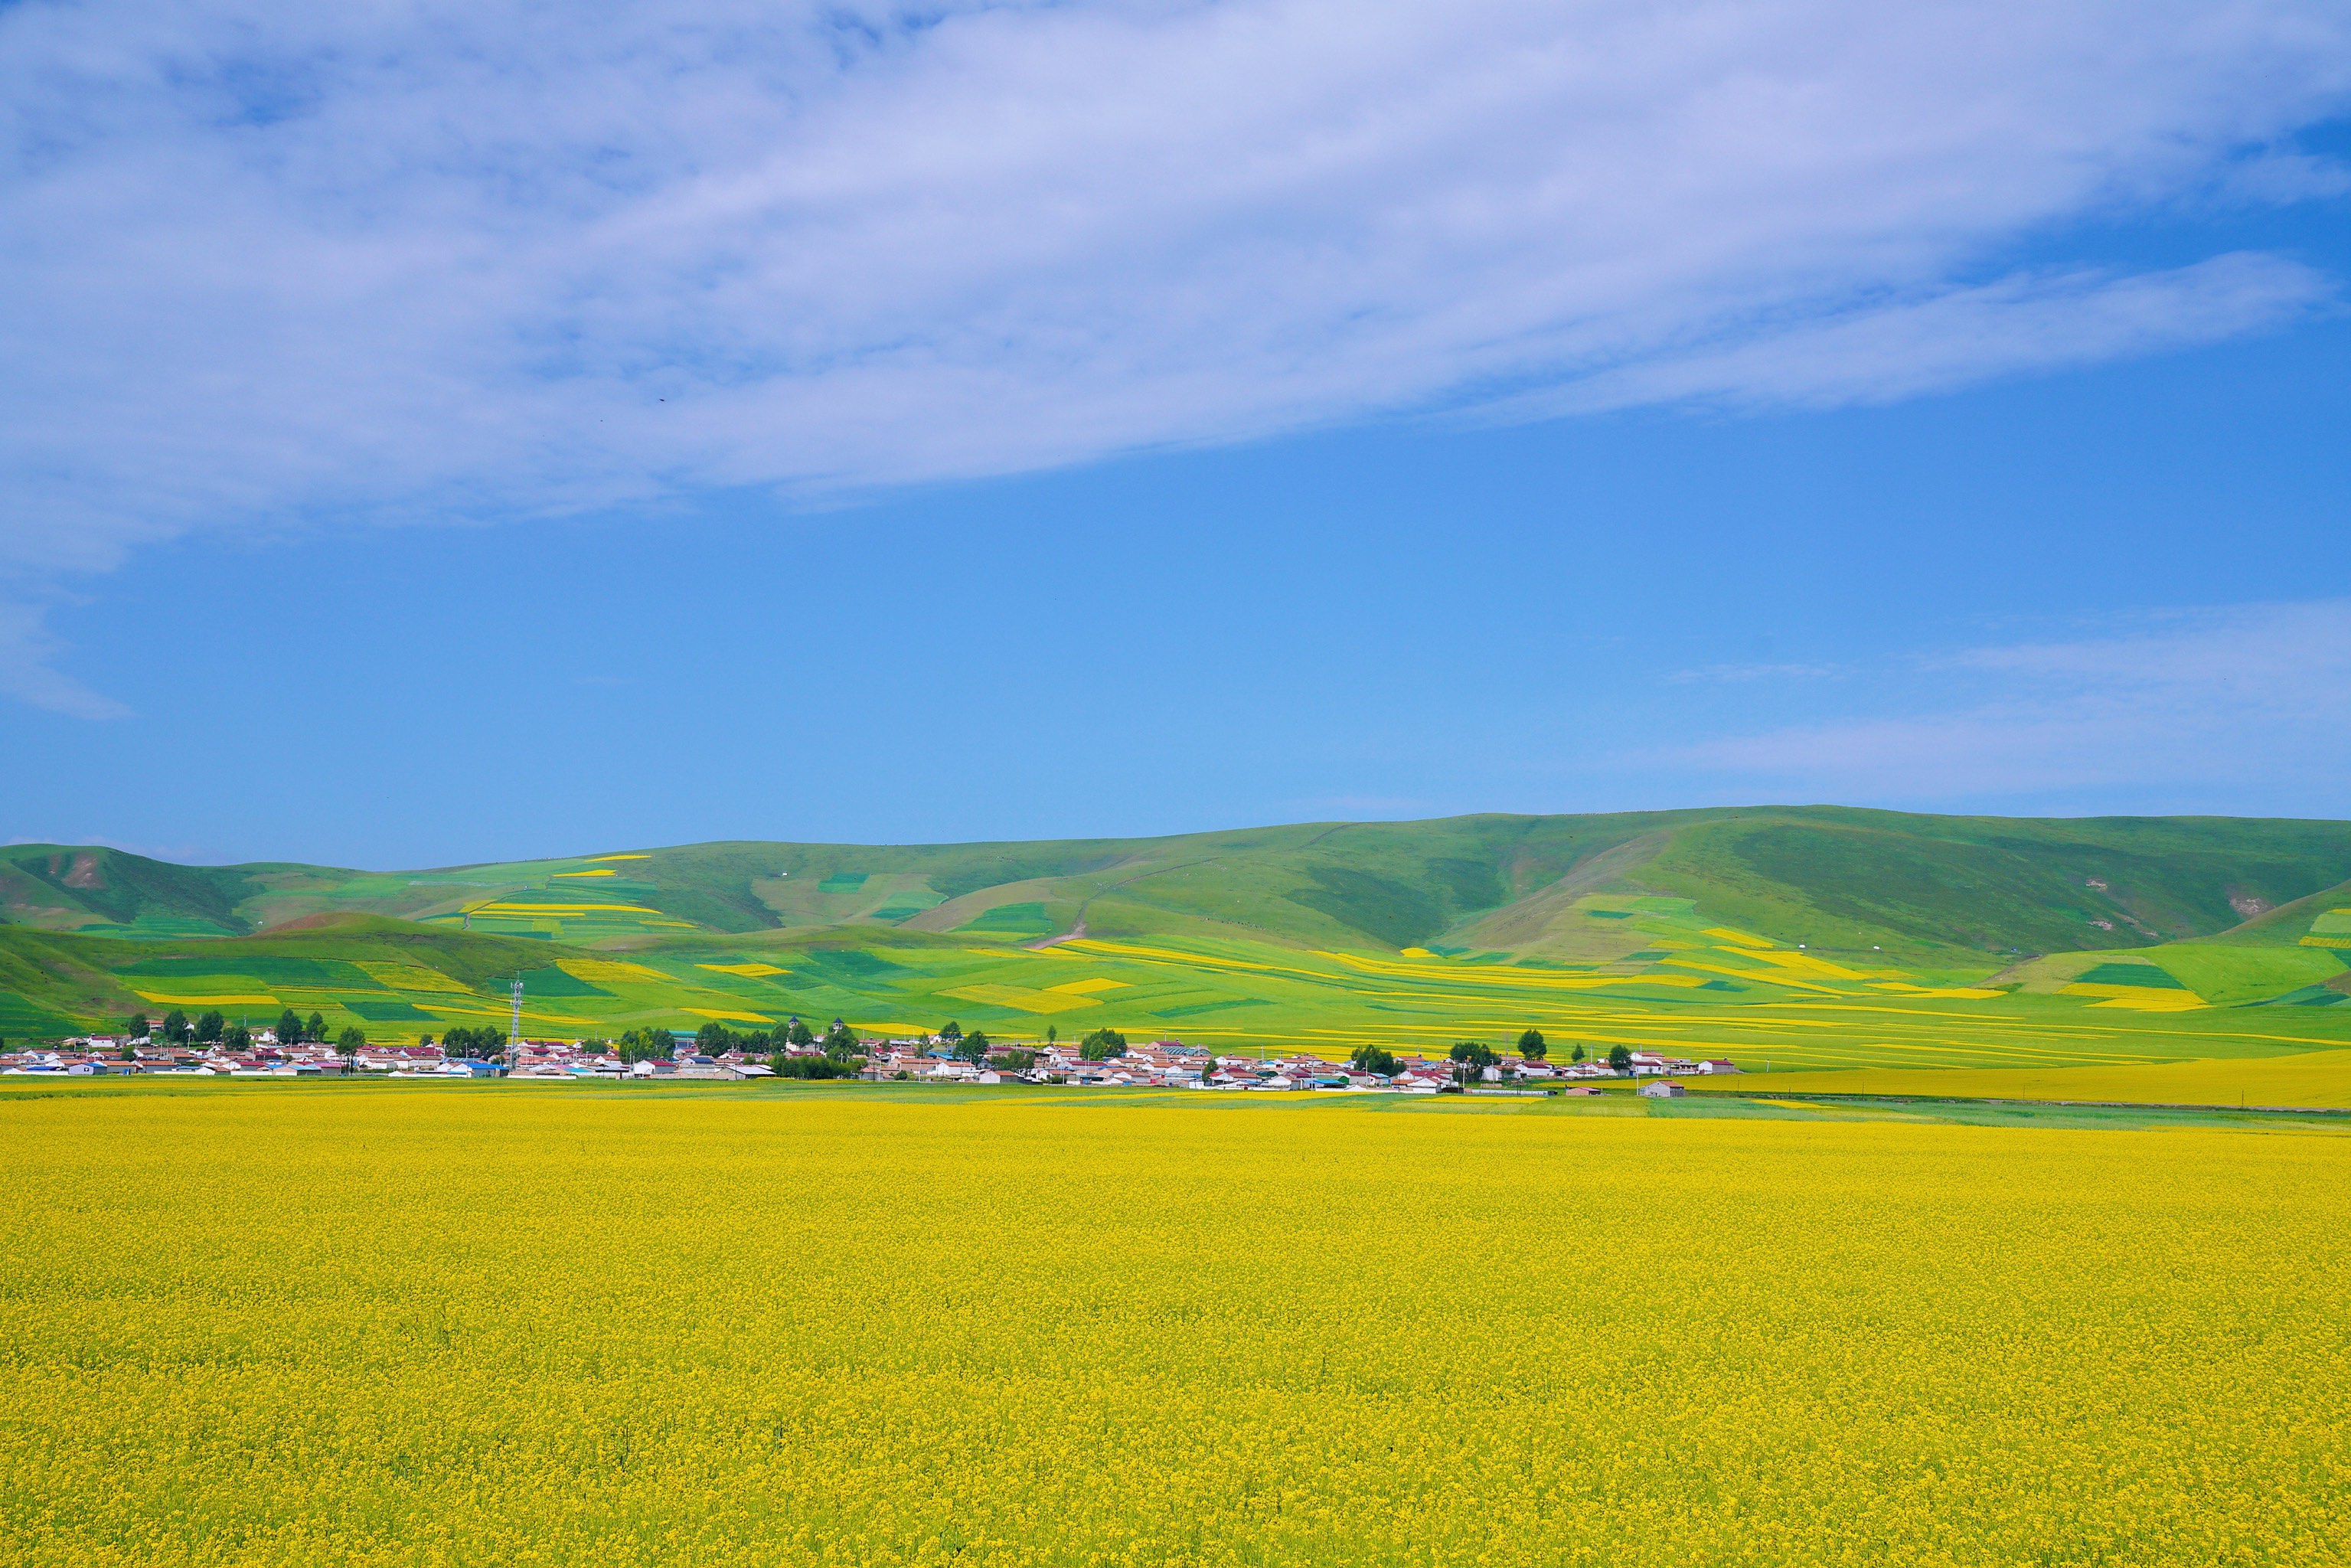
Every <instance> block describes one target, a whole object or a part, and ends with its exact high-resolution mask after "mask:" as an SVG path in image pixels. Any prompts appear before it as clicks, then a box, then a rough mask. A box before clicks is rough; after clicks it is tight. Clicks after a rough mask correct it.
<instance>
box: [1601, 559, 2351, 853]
mask: <svg viewBox="0 0 2351 1568" xmlns="http://www.w3.org/2000/svg"><path fill="white" fill-rule="evenodd" d="M1919 674H1921V675H1923V676H1925V677H1926V678H1928V679H1933V678H1936V677H1940V678H1941V679H1942V680H1943V681H1944V682H1945V683H1946V684H1947V685H1946V692H1947V695H1946V698H1945V701H1944V702H1943V703H1942V704H1940V705H1939V706H1927V707H1924V708H1923V710H1914V711H1912V712H1908V713H1903V714H1894V715H1884V716H1868V717H1855V718H1849V719H1838V720H1827V721H1822V722H1815V723H1811V724H1802V725H1794V726H1789V727H1783V728H1779V729H1774V730H1770V731H1767V732H1763V733H1761V734H1755V735H1750V736H1740V737H1727V738H1723V739H1719V740H1714V741H1709V742H1707V743H1704V744H1701V745H1698V746H1693V747H1680V748H1676V749H1674V750H1672V751H1670V752H1667V753H1662V754H1659V755H1657V756H1655V757H1652V758H1645V759H1644V760H1645V761H1646V762H1650V763H1656V762H1665V763H1669V764H1672V765H1677V766H1684V767H1694V768H1699V769H1702V770H1704V771H1707V772H1710V773H1712V774H1714V775H1715V776H1717V777H1718V778H1720V779H1724V780H1725V781H1726V783H1727V784H1729V785H1730V786H1731V787H1732V788H1734V789H1762V790H1765V791H1778V792H1785V791H1787V790H1790V789H1793V790H1795V791H1796V792H1798V793H1802V794H1804V795H1806V796H1807V797H1809V798H1818V799H1839V800H1875V801H1884V802H1888V803H1892V802H1897V801H1898V802H1908V803H1941V804H1952V803H1963V802H1980V801H1998V800H2003V799H2017V798H2039V799H2047V798H2050V797H2052V796H2055V795H2062V794H2065V793H2068V792H2073V791H2097V792H2099V793H2100V794H2101V795H2102V796H2104V797H2105V798H2109V799H2111V798H2115V797H2116V795H2117V794H2118V793H2119V792H2126V791H2129V790H2132V789H2145V788H2147V787H2148V786H2150V785H2152V786H2155V787H2158V788H2159V789H2162V790H2165V791H2169V792H2172V793H2174V794H2175V795H2178V796H2181V797H2187V796H2193V795H2195V794H2197V793H2199V791H2204V792H2216V793H2223V794H2227V795H2230V796H2232V797H2235V798H2240V799H2260V798H2264V797H2268V796H2273V795H2278V794H2281V793H2283V794H2284V795H2289V796H2292V797H2294V798H2297V799H2301V800H2309V801H2315V802H2316V803H2317V806H2318V809H2319V810H2322V811H2323V812H2325V814H2334V815H2341V814H2346V812H2351V788H2346V783H2345V780H2346V779H2351V600H2339V599H2338V600H2328V601H2318V602H2314V603H2304V604H2272V605H2250V606H2238V607H2232V608H2228V609H2221V610H2207V611H2196V612H2178V613H2174V614H2169V615H2166V616H2161V617H2153V618H2148V619H2147V620H2146V621H2144V622H2141V623H2140V624H2137V625H2135V626H2129V627H2114V628H2109V629H2106V630H2105V631H2104V632H2101V633H2099V634H2096V635H2091V636H2085V637H2081V638H2077V639H2074V640H2068V641H2061V642H2043V643H2018V644H2011V645H1998V646H1988V647H1982V648H1976V649H1970V650H1964V651H1962V652H1960V653H1955V654H1951V655H1949V656H1946V657H1943V658H1941V659H1938V660H1934V661H1929V662H1928V665H1927V667H1926V669H1925V670H1923V671H1921V672H1919ZM2304 809H2305V810H2308V809H2309V808H2307V807H2305V808H2304Z"/></svg>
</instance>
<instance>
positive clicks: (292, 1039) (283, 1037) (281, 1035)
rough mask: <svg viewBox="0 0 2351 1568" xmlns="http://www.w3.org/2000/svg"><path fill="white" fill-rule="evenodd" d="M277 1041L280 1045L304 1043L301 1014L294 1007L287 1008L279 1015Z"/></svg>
mask: <svg viewBox="0 0 2351 1568" xmlns="http://www.w3.org/2000/svg"><path fill="white" fill-rule="evenodd" d="M277 1043H278V1044H280V1045H299V1044H301V1043H302V1019H301V1015H300V1014H298V1013H297V1012H296V1011H295V1010H294V1009H292V1008H287V1009H286V1010H285V1011H284V1012H282V1013H279V1014H278V1015H277Z"/></svg>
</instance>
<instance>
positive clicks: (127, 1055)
mask: <svg viewBox="0 0 2351 1568" xmlns="http://www.w3.org/2000/svg"><path fill="white" fill-rule="evenodd" d="M114 1054H115V1055H116V1057H118V1058H119V1059H120V1060H121V1061H138V1060H139V1048H138V1047H137V1046H135V1045H133V1044H131V1040H130V1037H129V1036H127V1035H126V1036H125V1037H124V1038H123V1041H122V1043H121V1045H120V1046H119V1047H117V1048H116V1050H115V1052H114Z"/></svg>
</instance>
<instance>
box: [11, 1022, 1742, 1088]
mask: <svg viewBox="0 0 2351 1568" xmlns="http://www.w3.org/2000/svg"><path fill="white" fill-rule="evenodd" d="M797 1021H798V1020H794V1022H795V1023H797ZM288 1032H289V1033H291V1034H293V1035H294V1036H295V1038H292V1039H289V1040H280V1038H279V1036H278V1032H277V1030H271V1029H264V1030H258V1031H246V1030H237V1031H235V1034H236V1035H238V1036H240V1037H241V1038H238V1039H235V1040H234V1041H224V1040H213V1041H210V1042H198V1041H195V1040H185V1039H183V1040H177V1041H174V1040H170V1039H166V1038H163V1037H162V1035H161V1033H160V1032H155V1033H149V1034H143V1035H137V1036H133V1035H130V1034H120V1035H98V1034H93V1035H87V1036H81V1037H77V1038H74V1039H69V1040H62V1041H59V1042H57V1043H56V1044H54V1045H34V1046H30V1047H28V1048H26V1049H21V1050H16V1051H0V1075H7V1076H23V1075H32V1074H44V1075H46V1074H58V1075H64V1076H69V1077H117V1076H129V1075H140V1076H158V1075H160V1076H179V1077H194V1078H247V1079H250V1078H266V1079H299V1078H330V1077H331V1078H340V1077H350V1076H355V1075H356V1076H382V1077H390V1078H402V1079H443V1080H446V1079H477V1078H507V1077H511V1078H517V1079H528V1080H537V1081H541V1082H577V1081H595V1080H605V1081H616V1082H617V1081H626V1082H691V1081H696V1080H733V1081H738V1082H740V1081H748V1080H756V1079H774V1078H797V1077H841V1078H853V1079H858V1080H863V1081H866V1082H900V1083H913V1082H922V1083H980V1084H992V1083H1031V1084H1062V1085H1074V1086H1081V1087H1102V1088H1152V1089H1194V1090H1206V1091H1224V1092H1301V1091H1321V1092H1332V1091H1336V1092H1356V1093H1397V1094H1439V1093H1458V1092H1468V1093H1480V1092H1483V1093H1496V1092H1502V1093H1536V1094H1539V1093H1546V1092H1548V1093H1562V1092H1565V1093H1577V1092H1583V1093H1597V1092H1599V1083H1600V1082H1605V1081H1609V1080H1618V1081H1622V1080H1634V1081H1636V1082H1640V1083H1641V1085H1642V1087H1643V1092H1655V1093H1658V1094H1664V1095H1670V1094H1677V1093H1679V1092H1681V1088H1680V1085H1678V1084H1677V1083H1675V1082H1672V1081H1673V1080H1675V1079H1677V1078H1682V1077H1689V1076H1708V1075H1714V1074H1721V1073H1735V1072H1738V1071H1740V1069H1739V1068H1738V1067H1737V1066H1736V1065H1735V1064H1734V1063H1732V1062H1730V1061H1724V1060H1719V1059H1717V1060H1690V1059H1687V1058H1683V1057H1676V1056H1667V1055H1663V1054H1660V1053H1658V1052H1655V1051H1634V1050H1631V1049H1629V1048H1627V1047H1624V1046H1618V1047H1615V1048H1614V1050H1613V1051H1610V1052H1609V1053H1606V1054H1603V1055H1595V1056H1593V1057H1591V1058H1589V1059H1586V1058H1585V1057H1584V1056H1583V1051H1582V1050H1581V1048H1580V1047H1579V1048H1578V1049H1577V1050H1576V1051H1575V1053H1574V1059H1573V1060H1571V1061H1566V1062H1553V1061H1549V1060H1547V1059H1546V1057H1545V1055H1543V1054H1539V1053H1535V1052H1529V1053H1515V1052H1514V1053H1503V1054H1497V1053H1495V1052H1493V1051H1489V1050H1488V1049H1487V1048H1485V1047H1484V1046H1482V1045H1473V1044H1469V1043H1468V1042H1465V1044H1464V1045H1463V1046H1460V1047H1457V1048H1456V1049H1455V1051H1454V1052H1453V1054H1451V1055H1449V1056H1445V1057H1435V1058H1427V1057H1420V1056H1392V1055H1390V1054H1389V1053H1388V1052H1386V1051H1381V1050H1377V1049H1375V1048H1369V1047H1367V1048H1364V1049H1363V1050H1361V1051H1357V1052H1356V1053H1355V1055H1354V1058H1353V1060H1352V1061H1332V1060H1330V1059H1329V1058H1326V1057H1322V1056H1318V1055H1314V1054H1311V1053H1308V1052H1299V1051H1290V1052H1287V1053H1283V1054H1276V1053H1275V1052H1274V1051H1271V1050H1270V1049H1267V1050H1261V1051H1259V1052H1257V1053H1255V1054H1222V1055H1219V1054H1217V1053H1215V1052H1212V1051H1209V1050H1208V1049H1207V1048H1206V1047H1204V1046H1197V1045H1187V1044H1186V1043H1184V1042H1183V1041H1181V1040H1153V1041H1151V1042H1149V1043H1147V1044H1134V1045H1128V1044H1126V1043H1125V1042H1124V1041H1123V1040H1118V1041H1117V1043H1116V1046H1115V1048H1114V1049H1102V1048H1099V1047H1098V1046H1097V1044H1096V1040H1095V1039H1090V1040H1087V1041H1083V1042H1073V1041H1067V1040H1051V1039H1049V1040H1044V1041H1040V1042H1034V1043H1030V1042H1019V1041H1011V1040H1001V1041H986V1040H984V1037H972V1038H973V1040H974V1041H977V1042H978V1044H977V1049H973V1045H972V1043H970V1042H967V1039H966V1037H964V1036H963V1034H962V1032H961V1031H960V1030H958V1029H956V1026H955V1025H953V1024H949V1025H947V1026H946V1029H945V1030H943V1031H942V1032H941V1033H938V1034H931V1035H917V1036H910V1037H904V1038H885V1039H875V1040H856V1041H855V1044H854V1048H853V1054H852V1051H848V1050H843V1049H842V1048H841V1044H840V1042H841V1040H853V1039H854V1037H853V1035H851V1034H850V1033H849V1031H847V1030H846V1026H844V1025H842V1024H841V1021H840V1020H839V1019H835V1020H834V1023H833V1033H832V1034H831V1035H830V1036H829V1037H828V1039H829V1040H831V1042H832V1047H831V1050H830V1051H829V1050H828V1048H827V1046H826V1045H825V1044H822V1043H819V1042H817V1041H815V1040H813V1039H811V1040H810V1041H809V1042H808V1043H803V1044H786V1045H784V1046H783V1047H782V1049H780V1050H778V1051H761V1050H759V1049H758V1048H757V1047H756V1046H752V1047H749V1048H745V1047H744V1046H743V1045H742V1044H740V1043H738V1041H737V1040H736V1039H734V1038H731V1037H730V1036H729V1035H728V1033H727V1031H726V1030H717V1031H716V1033H715V1038H714V1034H713V1031H711V1030H707V1029H705V1031H704V1032H703V1033H702V1034H701V1035H700V1036H695V1035H685V1034H671V1035H670V1041H671V1043H670V1046H669V1049H668V1050H667V1051H666V1052H665V1053H664V1052H662V1051H660V1050H659V1048H658V1046H657V1045H656V1046H655V1047H654V1048H653V1050H651V1051H648V1050H646V1049H645V1048H644V1046H643V1038H644V1037H652V1038H654V1039H656V1040H657V1039H658V1034H659V1033H660V1032H666V1031H653V1030H645V1031H638V1032H636V1033H632V1036H630V1037H629V1040H628V1042H627V1043H622V1042H615V1041H611V1040H519V1041H517V1042H514V1044H513V1046H512V1048H511V1049H509V1048H508V1042H507V1040H506V1038H505V1037H504V1036H502V1035H498V1034H496V1033H492V1032H490V1031H478V1032H477V1031H473V1030H458V1031H453V1034H454V1035H455V1037H456V1038H446V1037H444V1040H442V1041H439V1042H436V1041H435V1040H434V1039H433V1037H432V1036H430V1035H425V1036H422V1037H420V1038H419V1039H418V1040H417V1041H416V1042H415V1043H413V1044H407V1045H392V1044H377V1043H374V1042H371V1041H364V1040H352V1039H350V1038H348V1037H346V1038H345V1039H343V1040H338V1041H336V1042H333V1043H329V1042H327V1041H324V1040H316V1039H310V1038H305V1037H304V1035H303V1031H300V1030H289V1031H288ZM314 1032H315V1031H314ZM779 1032H780V1031H779ZM796 1032H798V1031H796ZM1529 1038H1530V1039H1532V1040H1537V1041H1538V1042H1539V1041H1540V1037H1539V1036H1533V1035H1532V1034H1530V1036H1529ZM632 1047H633V1049H632ZM811 1068H817V1069H824V1070H823V1071H808V1070H809V1069H811Z"/></svg>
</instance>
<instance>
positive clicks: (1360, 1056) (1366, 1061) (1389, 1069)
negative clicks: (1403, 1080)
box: [1347, 1045, 1396, 1078]
mask: <svg viewBox="0 0 2351 1568" xmlns="http://www.w3.org/2000/svg"><path fill="white" fill-rule="evenodd" d="M1347 1061H1348V1062H1349V1063H1350V1064H1351V1065H1353V1068H1354V1070H1355V1071H1358V1072H1370V1073H1374V1074H1376V1075H1377V1076H1379V1077H1382V1078H1394V1077H1395V1074H1396V1059H1395V1055H1394V1054H1393V1053H1392V1052H1390V1051H1386V1050H1384V1049H1383V1048H1381V1047H1379V1046H1376V1045H1359V1046H1357V1047H1355V1051H1354V1054H1353V1056H1350V1057H1349V1058H1347Z"/></svg>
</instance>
